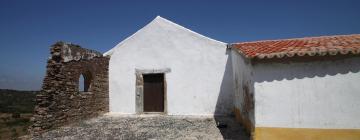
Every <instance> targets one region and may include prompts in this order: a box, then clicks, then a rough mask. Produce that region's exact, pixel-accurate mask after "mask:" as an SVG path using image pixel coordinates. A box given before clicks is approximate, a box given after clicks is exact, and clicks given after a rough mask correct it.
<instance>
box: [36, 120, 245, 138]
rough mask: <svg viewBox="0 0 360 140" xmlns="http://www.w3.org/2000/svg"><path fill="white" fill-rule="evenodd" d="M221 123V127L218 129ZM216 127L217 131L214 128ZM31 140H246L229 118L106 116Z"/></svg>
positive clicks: (235, 123)
mask: <svg viewBox="0 0 360 140" xmlns="http://www.w3.org/2000/svg"><path fill="white" fill-rule="evenodd" d="M216 122H220V125H217V124H219V123H216ZM217 126H219V127H217ZM34 139H55V140H60V139H61V140H80V139H89V140H90V139H91V140H93V139H94V140H95V139H96V140H97V139H102V140H103V139H109V140H112V139H121V140H122V139H126V140H127V139H131V140H135V139H136V140H141V139H157V140H158V139H159V140H160V139H161V140H162V139H166V140H168V139H189V140H202V139H241V140H249V136H248V135H247V134H245V133H244V129H243V127H242V126H241V125H239V123H237V122H235V120H234V118H232V117H216V119H215V118H210V117H198V116H163V115H140V116H139V115H116V114H107V115H103V116H100V117H97V118H94V119H90V120H85V121H82V122H79V123H76V124H72V125H69V126H64V127H60V128H58V129H55V130H51V131H49V132H46V133H44V134H42V135H41V136H39V137H37V138H34Z"/></svg>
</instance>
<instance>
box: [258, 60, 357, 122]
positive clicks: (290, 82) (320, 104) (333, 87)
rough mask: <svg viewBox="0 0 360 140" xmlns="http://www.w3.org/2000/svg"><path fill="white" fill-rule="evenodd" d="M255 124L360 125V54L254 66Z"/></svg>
mask: <svg viewBox="0 0 360 140" xmlns="http://www.w3.org/2000/svg"><path fill="white" fill-rule="evenodd" d="M253 70H254V74H253V76H254V88H255V115H256V116H255V122H256V127H294V128H360V119H359V118H360V83H359V82H360V72H359V70H360V58H359V57H358V58H351V59H345V60H337V61H325V62H319V61H314V62H306V63H299V62H297V63H266V64H263V63H261V64H257V65H254V66H253Z"/></svg>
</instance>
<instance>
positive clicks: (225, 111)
mask: <svg viewBox="0 0 360 140" xmlns="http://www.w3.org/2000/svg"><path fill="white" fill-rule="evenodd" d="M225 53H226V55H227V62H226V67H225V72H224V75H223V79H222V82H221V87H220V93H219V96H218V99H217V102H216V108H215V112H214V119H215V121H216V123H217V127H218V129H219V131H220V132H221V134H222V136H223V138H224V139H242V140H248V139H249V136H248V135H247V134H246V133H245V131H244V128H243V127H242V126H241V124H240V123H238V122H236V120H235V118H234V114H233V107H234V103H233V100H234V88H233V67H232V60H231V50H229V49H226V51H225Z"/></svg>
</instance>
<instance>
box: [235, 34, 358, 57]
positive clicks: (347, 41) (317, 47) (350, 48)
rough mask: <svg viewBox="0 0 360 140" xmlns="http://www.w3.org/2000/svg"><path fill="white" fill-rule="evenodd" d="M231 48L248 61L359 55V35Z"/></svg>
mask: <svg viewBox="0 0 360 140" xmlns="http://www.w3.org/2000/svg"><path fill="white" fill-rule="evenodd" d="M231 47H232V48H234V49H236V50H237V51H238V52H239V53H241V54H243V55H244V56H245V57H247V58H250V59H252V58H259V59H264V58H274V57H276V58H282V57H293V56H296V55H297V56H305V55H308V56H315V55H318V56H324V55H340V54H343V55H344V54H360V34H353V35H336V36H320V37H306V38H295V39H283V40H265V41H255V42H243V43H234V44H231Z"/></svg>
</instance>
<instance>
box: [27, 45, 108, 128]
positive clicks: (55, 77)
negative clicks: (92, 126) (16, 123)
mask: <svg viewBox="0 0 360 140" xmlns="http://www.w3.org/2000/svg"><path fill="white" fill-rule="evenodd" d="M50 51H51V57H50V58H49V60H48V62H47V67H46V68H47V71H46V76H45V78H44V81H43V86H42V90H41V92H40V94H39V95H37V97H36V106H35V109H34V116H33V118H32V120H31V121H32V122H33V125H32V126H30V128H29V131H30V133H31V134H32V135H37V134H40V133H42V132H44V131H46V130H48V129H52V128H55V127H59V126H62V125H65V124H69V123H72V122H76V121H79V120H81V119H87V118H91V117H95V116H98V115H100V114H104V113H106V112H109V89H108V87H109V86H108V64H109V58H107V57H103V55H102V54H101V53H99V52H96V51H93V50H88V49H84V48H81V47H80V46H78V45H74V44H67V43H63V42H57V43H56V44H54V45H53V46H52V47H51V49H50ZM80 75H83V77H84V91H83V92H81V91H80V90H79V78H80Z"/></svg>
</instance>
